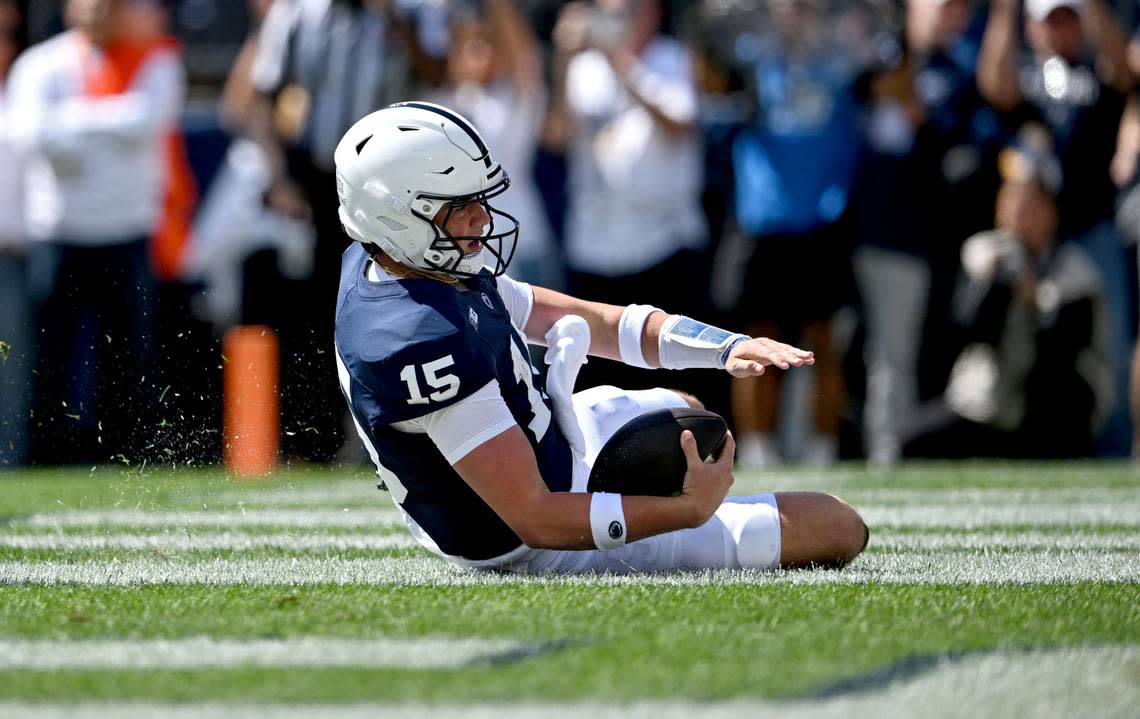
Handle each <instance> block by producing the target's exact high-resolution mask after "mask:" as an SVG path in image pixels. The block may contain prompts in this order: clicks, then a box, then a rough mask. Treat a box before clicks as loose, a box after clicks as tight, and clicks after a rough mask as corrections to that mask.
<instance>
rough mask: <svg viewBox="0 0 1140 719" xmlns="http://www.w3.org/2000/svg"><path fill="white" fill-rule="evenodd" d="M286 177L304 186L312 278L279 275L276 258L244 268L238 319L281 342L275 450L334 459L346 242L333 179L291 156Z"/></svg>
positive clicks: (259, 258)
mask: <svg viewBox="0 0 1140 719" xmlns="http://www.w3.org/2000/svg"><path fill="white" fill-rule="evenodd" d="M290 172H291V174H292V175H293V177H294V178H295V179H296V181H297V182H298V183H299V184H300V185H301V186H302V187H303V188H304V189H305V192H306V195H307V199H308V201H309V204H310V207H311V208H312V211H313V226H314V229H315V230H316V234H317V244H316V249H315V250H314V256H313V271H312V274H311V275H310V276H309V277H307V278H306V279H303V280H289V279H286V278H284V277H282V276H281V274H280V273H279V272H278V271H277V257H276V253H274V252H272V251H266V252H261V253H256V254H254V255H253V256H251V257H250V259H249V260H248V261H247V263H246V268H245V269H246V271H245V282H244V297H243V298H242V312H243V317H242V321H243V322H244V323H246V324H266V325H269V326H270V327H273V328H274V329H275V330H276V331H277V334H278V337H279V338H280V342H281V431H282V437H281V449H282V453H283V454H284V455H285V456H286V457H290V458H296V459H301V460H306V461H316V462H327V461H330V460H332V459H333V458H334V457H335V456H336V453H337V450H338V449H340V446H341V445H342V444H343V443H344V429H343V424H344V418H345V411H346V405H345V401H344V396H343V395H342V394H341V391H340V387H339V385H338V383H337V374H336V359H335V356H334V355H333V330H334V322H335V319H336V293H337V287H338V286H339V283H340V257H341V255H342V254H343V253H344V250H345V248H347V247H348V245H349V243H350V242H351V240H350V239H349V238H348V236H347V235H345V234H344V231H343V230H342V229H341V225H340V217H339V216H338V214H337V209H338V207H339V202H338V199H337V194H336V177H335V175H334V174H333V173H331V172H325V171H323V170H320V169H318V168H316V167H314V166H313V165H312V164H311V163H309V162H307V161H306V160H305V158H304V157H303V156H302V155H300V154H299V153H293V154H292V155H291V157H290Z"/></svg>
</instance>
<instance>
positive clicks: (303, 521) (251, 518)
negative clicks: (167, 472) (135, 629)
mask: <svg viewBox="0 0 1140 719" xmlns="http://www.w3.org/2000/svg"><path fill="white" fill-rule="evenodd" d="M403 525H404V522H403V520H402V519H400V515H399V514H397V513H396V511H395V510H394V509H391V508H389V507H385V508H384V509H376V508H370V509H354V510H351V511H349V510H332V509H247V510H242V509H235V510H232V511H208V510H191V511H185V512H177V511H171V512H145V511H142V510H118V509H108V510H93V511H81V512H59V513H51V514H32V515H29V516H27V517H17V518H14V519H12V520H10V521H9V523H8V526H9V527H42V528H47V529H63V528H67V527H253V526H259V527H264V526H269V527H297V528H302V529H311V528H320V527H391V526H403Z"/></svg>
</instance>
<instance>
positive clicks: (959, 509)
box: [855, 502, 1140, 531]
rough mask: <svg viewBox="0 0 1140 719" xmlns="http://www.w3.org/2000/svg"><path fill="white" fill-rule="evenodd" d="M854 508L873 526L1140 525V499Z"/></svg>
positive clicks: (872, 528) (857, 505)
mask: <svg viewBox="0 0 1140 719" xmlns="http://www.w3.org/2000/svg"><path fill="white" fill-rule="evenodd" d="M855 508H856V509H857V510H859V513H860V514H861V515H862V516H863V519H864V520H866V522H867V524H868V525H870V527H871V531H874V530H875V528H876V527H945V528H947V529H985V528H987V527H1001V526H1005V527H1009V526H1021V527H1054V526H1062V527H1079V526H1086V525H1087V526H1095V525H1109V526H1121V527H1138V528H1140V502H1103V503H1101V502H1073V503H1069V504H1054V503H1051V502H1026V503H1024V504H1015V505H1002V504H996V505H984V504H983V505H975V506H966V505H962V504H956V503H951V504H935V503H929V502H921V503H916V504H912V505H906V506H885V505H861V504H858V503H857V504H856V506H855Z"/></svg>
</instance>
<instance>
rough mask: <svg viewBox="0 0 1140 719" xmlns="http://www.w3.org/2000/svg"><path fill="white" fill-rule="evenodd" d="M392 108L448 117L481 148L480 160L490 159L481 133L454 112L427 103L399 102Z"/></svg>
mask: <svg viewBox="0 0 1140 719" xmlns="http://www.w3.org/2000/svg"><path fill="white" fill-rule="evenodd" d="M392 107H414V108H416V109H419V110H427V111H428V112H434V113H435V114H437V115H442V116H444V117H446V118H447V119H448V120H451V121H452V122H454V123H455V124H456V125H459V128H460V129H461V130H463V131H464V132H466V133H467V136H468V137H470V138H471V139H472V141H474V143H475V146H476V147H478V148H479V152H481V153H483V155H482V157H481V158H480V159H485V160H486V159H489V158H488V157H487V156H488V155H489V154H490V152H489V151H488V150H487V146H486V145H484V144H483V139H482V138H481V137H479V133H477V132H475V128H473V127H471V125H469V124H467V121H466V120H464V119H463V118H462V117H460V116H459V115H456V114H455V113H452V112H448V111H447V110H444V109H443V108H442V107H437V106H435V105H429V104H427V103H426V102H398V103H396V104H395V105H393V106H392ZM489 164H490V163H489V162H488V165H489Z"/></svg>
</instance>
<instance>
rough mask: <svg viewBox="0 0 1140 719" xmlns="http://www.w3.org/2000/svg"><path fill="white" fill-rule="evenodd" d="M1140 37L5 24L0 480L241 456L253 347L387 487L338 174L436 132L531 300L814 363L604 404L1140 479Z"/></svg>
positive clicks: (648, 0)
mask: <svg viewBox="0 0 1140 719" xmlns="http://www.w3.org/2000/svg"><path fill="white" fill-rule="evenodd" d="M1138 21H1140V13H1137V12H1136V7H1135V6H1134V5H1129V4H1123V2H1122V0H1121V4H1118V5H1113V4H1112V3H1111V2H1110V0H990V1H989V2H988V3H987V2H984V1H981V2H979V1H977V0H694V1H692V2H681V1H679V0H674V1H672V2H671V1H670V0H574V1H573V2H561V1H559V0H251V1H250V2H249V3H248V6H245V5H242V3H239V2H237V1H236V0H235V1H234V2H221V0H178V1H177V2H163V1H162V0H66V1H65V2H63V3H60V2H46V1H44V0H18V1H17V0H0V158H2V160H3V161H2V162H0V466H18V465H23V464H60V463H93V462H103V461H108V460H117V461H122V462H126V463H129V464H136V463H140V462H161V461H165V462H212V461H217V459H218V458H219V456H220V452H221V443H222V441H223V438H222V434H221V402H222V399H221V395H222V390H221V375H222V366H223V365H224V363H225V362H227V361H228V360H227V358H225V356H224V355H223V353H222V351H221V344H220V337H221V336H222V335H223V333H224V332H225V331H226V330H227V329H228V328H230V327H232V326H234V325H238V324H263V325H267V326H269V327H272V328H273V329H274V330H275V331H276V333H277V335H278V337H279V338H280V344H281V414H282V417H281V419H282V422H281V428H282V451H283V454H284V456H285V457H286V458H288V459H290V460H298V461H315V462H327V461H334V460H346V461H355V460H358V459H359V458H360V453H359V448H358V447H356V446H355V445H354V444H353V443H352V441H351V439H350V437H351V435H352V434H353V433H352V432H351V427H349V431H346V428H345V421H346V417H345V412H344V406H343V405H344V402H343V399H342V398H341V396H340V393H339V390H338V388H337V383H336V366H335V360H334V354H333V352H332V347H331V343H332V325H333V306H334V298H335V290H336V286H337V276H338V273H339V268H340V254H341V252H342V251H343V250H344V248H345V247H346V246H347V243H348V239H347V238H346V237H345V236H344V234H343V233H342V232H341V229H340V223H339V219H338V215H337V195H336V181H335V174H334V168H333V164H332V158H333V149H334V148H335V146H336V144H337V142H338V141H339V139H340V137H341V135H342V134H343V133H344V131H345V130H346V129H347V128H348V127H349V126H350V125H351V124H352V123H353V122H355V121H356V120H357V119H359V118H360V117H362V116H363V115H365V114H367V113H368V112H370V111H372V110H374V109H377V108H379V107H382V106H384V105H386V104H389V103H391V102H396V101H401V100H409V99H421V100H428V101H432V102H437V103H440V104H443V105H446V106H448V107H451V108H454V109H455V110H457V111H459V112H460V113H462V114H463V115H465V116H466V117H467V118H468V119H470V120H471V121H472V122H473V123H474V124H475V125H476V126H477V127H478V128H479V130H480V132H481V133H482V134H483V136H484V138H485V139H486V140H487V142H488V144H489V145H490V147H491V148H492V149H493V151H494V152H495V153H496V156H497V159H498V160H499V161H500V162H501V163H502V165H503V166H504V168H505V169H506V170H507V171H508V173H509V175H510V178H511V189H510V191H509V192H508V193H507V194H506V195H504V196H503V197H502V198H501V204H502V206H503V209H504V210H505V211H507V212H508V213H510V214H511V215H513V216H514V217H516V218H517V219H518V220H519V221H520V223H521V226H522V234H521V238H520V241H519V244H518V247H517V253H516V255H515V259H514V262H513V264H512V265H511V270H510V273H511V274H512V275H514V276H515V277H516V278H518V279H521V280H524V281H528V282H533V283H536V284H541V285H544V286H548V287H553V288H556V289H562V290H566V291H569V292H571V293H573V294H576V295H579V296H582V297H585V298H588V299H594V300H600V301H606V302H612V303H615V304H627V303H632V302H637V303H646V304H655V305H657V306H660V307H663V308H666V309H668V310H670V311H674V312H684V313H686V314H690V315H693V316H696V317H700V318H702V319H707V320H710V321H713V322H716V323H718V324H721V325H722V326H727V327H732V328H734V329H740V330H742V331H746V332H749V333H751V334H754V335H765V336H769V337H774V338H777V339H780V340H782V341H786V342H790V343H793V344H797V345H800V346H804V347H807V348H810V349H812V350H813V351H815V353H816V357H817V362H816V364H815V366H814V368H812V369H811V371H803V372H800V371H797V372H794V373H789V374H788V375H786V376H784V377H779V376H777V375H778V374H779V373H770V374H768V375H766V376H764V377H762V378H750V379H744V380H731V381H730V380H729V378H728V377H727V376H722V375H718V374H716V373H681V374H677V375H670V376H668V377H663V376H662V375H661V373H660V372H657V373H650V372H647V371H644V370H638V369H634V368H629V367H625V366H621V365H617V364H614V363H609V362H605V361H602V360H598V361H594V362H591V363H590V364H589V365H587V366H586V367H585V368H584V370H583V373H582V376H581V378H580V386H582V387H584V386H588V385H594V384H601V383H611V384H618V385H620V386H624V387H627V388H631V389H633V388H640V387H649V386H656V385H659V384H662V383H664V384H666V385H668V386H674V387H678V388H680V389H684V390H688V391H692V392H695V393H697V394H698V395H699V396H701V397H702V398H703V399H704V400H705V401H706V403H707V405H708V406H709V407H710V409H714V410H716V411H718V412H720V413H722V414H724V415H725V416H726V417H730V418H731V420H732V424H733V426H734V428H735V433H736V437H737V442H738V453H737V457H738V461H739V463H741V464H743V465H746V466H749V467H769V466H774V465H777V464H779V463H781V462H804V463H811V464H827V463H830V462H834V461H836V460H838V459H841V458H865V459H866V460H867V461H870V462H873V463H875V464H877V465H881V466H890V465H892V464H894V463H896V462H898V461H899V460H901V459H905V458H918V457H955V458H957V457H975V456H984V457H1018V458H1020V457H1092V456H1102V457H1120V456H1127V455H1128V454H1129V453H1130V452H1131V451H1132V448H1133V444H1134V442H1133V429H1132V421H1131V419H1130V406H1135V405H1137V404H1140V401H1133V402H1131V403H1130V401H1129V397H1130V395H1129V390H1130V386H1131V387H1132V388H1133V390H1132V391H1133V393H1134V394H1135V395H1137V396H1138V397H1140V386H1138V385H1140V361H1138V362H1137V363H1136V365H1135V366H1136V369H1132V367H1133V362H1132V357H1133V354H1134V348H1135V346H1136V327H1137V321H1138V317H1137V305H1138V299H1137V295H1138V293H1137V257H1136V242H1137V239H1138V238H1140V189H1138V188H1140V172H1138V169H1140V168H1138V162H1137V160H1138V158H1140V94H1138V93H1137V79H1138V78H1140V33H1137V34H1135V35H1134V32H1135V30H1134V28H1136V26H1137V23H1138ZM235 33H238V37H234V34H235ZM1138 356H1140V355H1138ZM1130 375H1134V378H1133V380H1132V381H1131V382H1130Z"/></svg>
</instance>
